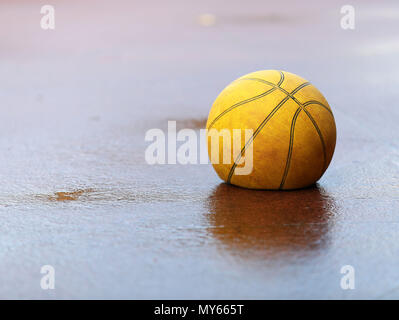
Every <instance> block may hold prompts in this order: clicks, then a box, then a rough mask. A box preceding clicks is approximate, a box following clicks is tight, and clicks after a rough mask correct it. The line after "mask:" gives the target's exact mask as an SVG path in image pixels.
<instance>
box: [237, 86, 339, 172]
mask: <svg viewBox="0 0 399 320" xmlns="http://www.w3.org/2000/svg"><path fill="white" fill-rule="evenodd" d="M244 79H247V80H255V81H260V82H263V83H267V84H270V85H272V86H273V84H272V83H269V81H266V80H263V79H258V78H244ZM244 79H243V80H244ZM309 84H310V82H305V83H303V84H301V85H300V86H298V87H297V88H296V89H294V90H293V91H292V92H291V93H289V92H287V91H286V90H284V89H283V88H280V87H278V89H280V90H281V91H282V92H284V93H286V94H287V96H288V97H290V98H291V99H292V100H293V101H294V102H295V103H296V104H297V105H298V106H299V107H301V108H302V109H303V111H304V112H305V113H306V115H307V117H308V118H309V119H310V121H311V122H312V124H313V126H314V128H315V129H316V132H317V134H318V136H319V139H320V142H321V144H322V149H323V157H324V158H323V170H324V169H325V167H326V163H327V152H326V146H325V142H324V138H323V135H322V133H321V131H320V128H319V127H318V125H317V123H316V121H315V120H314V119H313V117H312V116H311V114H310V113H309V111H307V110H306V106H304V105H303V104H302V103H301V102H300V101H299V100H298V99H297V98H295V97H294V94H296V93H297V92H298V91H299V90H301V89H302V88H304V87H306V86H307V85H309ZM312 101H313V100H312ZM314 101H315V102H318V101H316V100H314ZM308 102H309V101H308ZM309 104H310V103H309ZM319 104H320V105H322V106H323V107H326V106H324V105H323V104H322V103H321V102H320V103H319ZM331 114H332V112H331Z"/></svg>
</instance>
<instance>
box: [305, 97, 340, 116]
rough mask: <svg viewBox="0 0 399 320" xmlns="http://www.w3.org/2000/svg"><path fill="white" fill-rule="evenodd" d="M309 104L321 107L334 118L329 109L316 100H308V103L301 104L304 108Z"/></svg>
mask: <svg viewBox="0 0 399 320" xmlns="http://www.w3.org/2000/svg"><path fill="white" fill-rule="evenodd" d="M311 104H317V105H319V106H321V107H323V108H324V109H326V110H327V111H328V112H329V113H330V114H331V115H332V116H333V117H334V115H333V113H332V111H331V109H330V108H329V107H327V106H326V105H324V104H322V103H321V102H319V101H317V100H310V101H306V102H305V103H302V105H303V106H304V107H307V106H309V105H311Z"/></svg>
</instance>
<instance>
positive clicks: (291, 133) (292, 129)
mask: <svg viewBox="0 0 399 320" xmlns="http://www.w3.org/2000/svg"><path fill="white" fill-rule="evenodd" d="M302 110H303V109H302V108H301V107H299V108H298V109H296V111H295V114H294V116H293V118H292V121H291V131H290V143H289V146H288V155H287V161H286V163H285V168H284V174H283V177H282V179H281V183H280V187H279V189H282V188H283V186H284V183H285V180H286V179H287V175H288V170H289V169H290V164H291V157H292V149H293V147H294V135H295V123H296V120H297V118H298V115H299V113H300V112H301V111H302Z"/></svg>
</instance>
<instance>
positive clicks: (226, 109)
mask: <svg viewBox="0 0 399 320" xmlns="http://www.w3.org/2000/svg"><path fill="white" fill-rule="evenodd" d="M206 128H207V129H208V152H209V154H210V153H211V149H212V147H211V144H212V139H211V138H210V137H209V135H210V134H209V132H210V130H211V129H216V130H217V131H219V132H220V131H221V130H223V129H227V130H229V131H230V132H233V129H241V131H242V132H244V130H243V129H251V130H253V131H252V132H253V133H252V134H251V136H250V137H249V138H248V137H246V138H244V133H242V139H241V142H240V143H241V145H240V147H241V152H240V153H239V154H238V155H237V152H235V150H233V144H234V142H233V137H234V135H233V133H232V134H231V140H232V141H231V147H230V148H229V147H226V146H223V143H220V144H219V146H218V149H219V153H220V155H222V154H223V152H224V153H226V152H227V153H229V154H228V156H229V157H230V158H231V163H225V162H226V161H220V163H212V165H213V167H214V169H215V170H216V172H217V174H218V175H219V177H220V178H221V179H223V180H224V181H226V182H227V183H230V184H233V185H237V186H241V187H245V188H251V189H273V190H276V189H281V190H288V189H297V188H303V187H307V186H310V185H312V184H314V183H315V182H316V181H317V180H319V179H320V177H321V176H322V175H323V173H324V172H325V171H326V169H327V167H328V165H329V164H330V161H331V159H332V156H333V153H334V149H335V141H336V127H335V121H334V116H333V113H332V111H331V108H330V106H329V104H328V102H327V100H326V99H325V98H324V96H323V95H322V94H321V93H320V91H319V90H318V89H317V88H316V87H315V86H313V85H312V84H311V83H310V82H308V81H307V80H305V79H303V78H301V77H299V76H297V75H295V74H293V73H289V72H286V71H278V70H264V71H257V72H253V73H250V74H247V75H245V76H243V77H241V78H239V79H237V80H235V81H233V82H232V83H231V84H230V85H228V86H227V87H226V88H225V89H224V90H223V91H222V92H221V93H220V95H219V96H218V97H217V98H216V100H215V102H214V104H213V106H212V108H211V111H210V113H209V116H208V121H207V124H206ZM213 131H215V130H213ZM251 144H252V146H251ZM249 146H251V147H252V150H253V162H252V171H251V172H250V173H249V174H244V175H243V174H237V173H236V172H237V168H240V167H243V166H244V164H242V163H240V161H243V160H244V159H245V153H246V149H248V148H249ZM248 150H249V149H248ZM210 156H211V155H210ZM220 157H222V156H220ZM247 160H248V159H245V161H247Z"/></svg>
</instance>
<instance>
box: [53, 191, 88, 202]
mask: <svg viewBox="0 0 399 320" xmlns="http://www.w3.org/2000/svg"><path fill="white" fill-rule="evenodd" d="M93 192H94V190H93V189H78V190H75V191H58V192H55V193H54V195H50V196H48V200H50V201H76V200H80V199H81V198H82V197H84V196H88V195H90V193H93Z"/></svg>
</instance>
